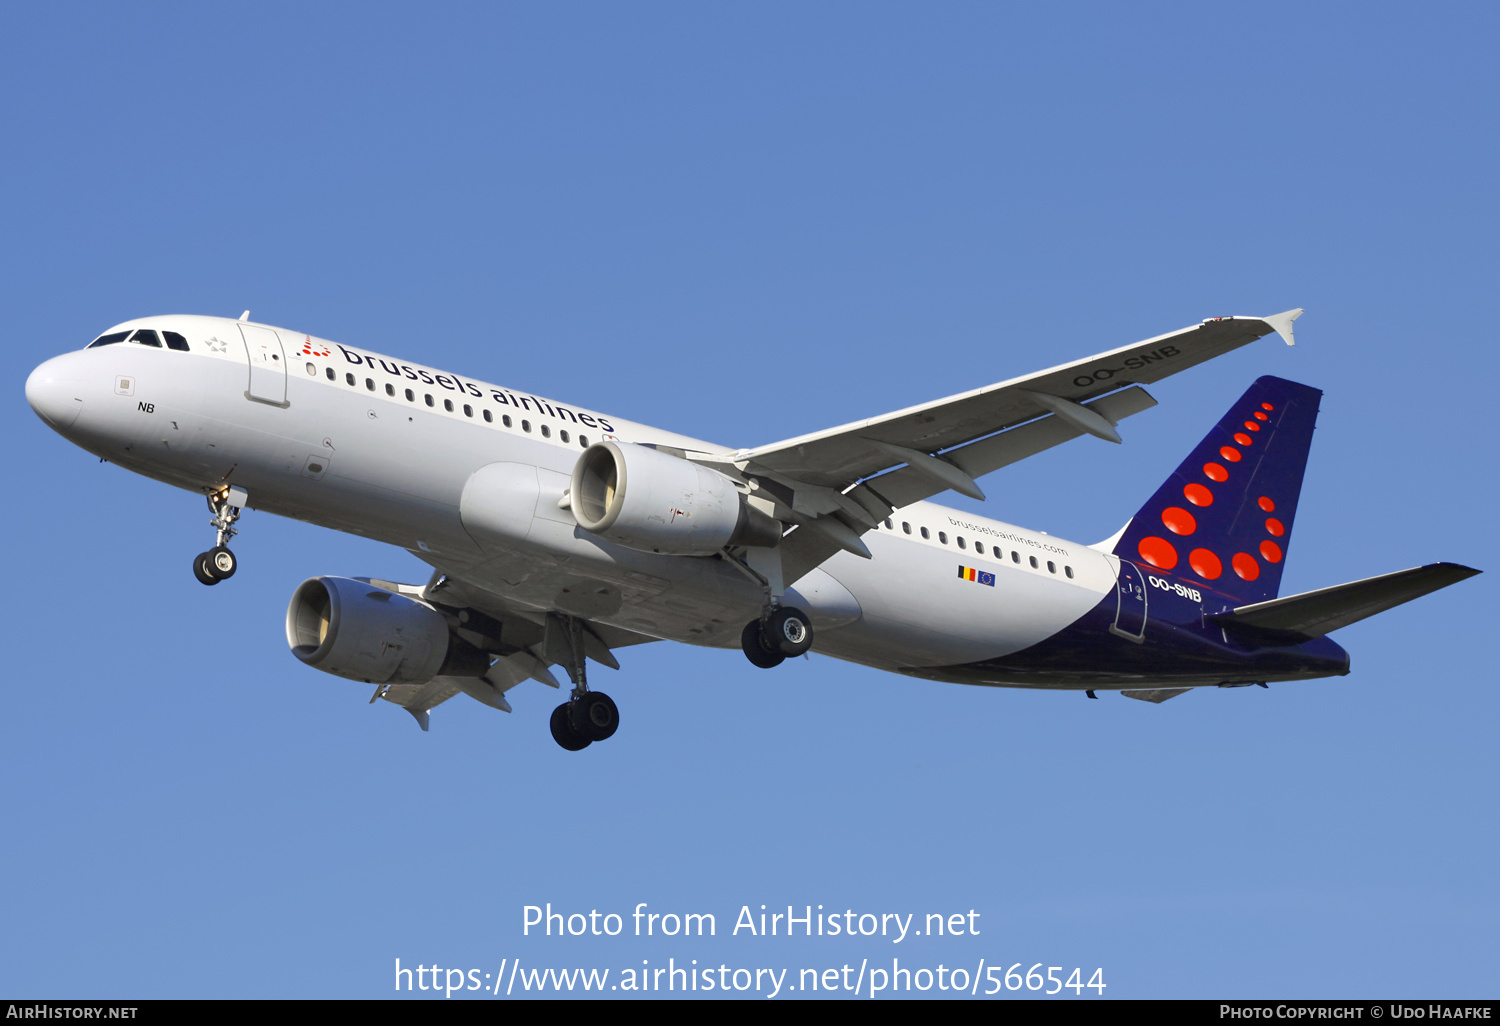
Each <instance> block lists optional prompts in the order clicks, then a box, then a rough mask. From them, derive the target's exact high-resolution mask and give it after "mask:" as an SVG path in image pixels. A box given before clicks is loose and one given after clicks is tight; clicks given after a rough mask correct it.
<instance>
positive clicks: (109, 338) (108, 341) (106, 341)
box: [84, 331, 130, 349]
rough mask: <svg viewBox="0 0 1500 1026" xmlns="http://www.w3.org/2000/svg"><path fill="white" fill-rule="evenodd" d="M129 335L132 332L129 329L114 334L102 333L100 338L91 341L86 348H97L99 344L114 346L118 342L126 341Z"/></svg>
mask: <svg viewBox="0 0 1500 1026" xmlns="http://www.w3.org/2000/svg"><path fill="white" fill-rule="evenodd" d="M129 337H130V332H128V331H117V332H115V333H114V334H113V335H100V336H99V337H98V338H96V339H94V341H92V342H90V343H89V344H88V345H87V346H85V347H84V348H85V349H93V348H95V347H97V346H112V345H114V344H115V343H116V342H124V341H125V340H126V339H127V338H129Z"/></svg>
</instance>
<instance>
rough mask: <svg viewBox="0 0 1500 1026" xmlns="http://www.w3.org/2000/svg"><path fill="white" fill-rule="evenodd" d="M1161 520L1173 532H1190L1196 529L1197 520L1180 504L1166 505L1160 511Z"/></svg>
mask: <svg viewBox="0 0 1500 1026" xmlns="http://www.w3.org/2000/svg"><path fill="white" fill-rule="evenodd" d="M1161 522H1162V523H1164V524H1166V525H1167V530H1168V531H1171V532H1172V533H1173V534H1192V533H1193V532H1194V531H1196V530H1198V521H1197V520H1196V519H1195V518H1194V517H1193V515H1192V514H1191V513H1189V512H1188V511H1187V510H1185V509H1183V508H1182V507H1181V506H1168V507H1167V508H1166V509H1164V510H1162V511H1161Z"/></svg>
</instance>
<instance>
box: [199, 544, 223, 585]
mask: <svg viewBox="0 0 1500 1026" xmlns="http://www.w3.org/2000/svg"><path fill="white" fill-rule="evenodd" d="M209 555H210V554H209V553H207V552H200V553H198V554H197V555H196V556H194V557H193V576H194V577H196V578H198V583H199V584H218V583H219V579H218V578H217V577H215V576H214V572H213V564H212V563H210V562H209V561H208V557H209Z"/></svg>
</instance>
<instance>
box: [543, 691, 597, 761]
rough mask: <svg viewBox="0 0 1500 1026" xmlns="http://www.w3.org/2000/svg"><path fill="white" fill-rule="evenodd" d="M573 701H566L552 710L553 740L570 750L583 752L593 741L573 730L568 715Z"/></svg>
mask: <svg viewBox="0 0 1500 1026" xmlns="http://www.w3.org/2000/svg"><path fill="white" fill-rule="evenodd" d="M571 704H572V703H571V702H564V703H563V704H562V705H560V706H558V707H557V708H556V709H553V710H552V723H551V726H552V740H554V741H556V742H557V743H558V745H560V746H561V747H562V748H564V749H566V750H567V751H570V752H581V751H582V750H583V749H585V748H587V747H588V746H589V745H590V744H591V743H592V742H590V740H589V739H588V738H586V737H582V736H580V735H579V734H578V733H577V732H576V731H574V730H573V724H572V723H571V722H570V720H571V717H570V716H569V715H568V706H569V705H571Z"/></svg>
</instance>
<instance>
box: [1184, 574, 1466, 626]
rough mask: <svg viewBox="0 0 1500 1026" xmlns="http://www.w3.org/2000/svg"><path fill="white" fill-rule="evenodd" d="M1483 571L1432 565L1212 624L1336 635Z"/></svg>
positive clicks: (1292, 598) (1266, 605) (1240, 611)
mask: <svg viewBox="0 0 1500 1026" xmlns="http://www.w3.org/2000/svg"><path fill="white" fill-rule="evenodd" d="M1479 572H1480V571H1478V570H1475V569H1472V568H1471V567H1467V566H1460V565H1459V564H1457V563H1432V564H1429V565H1428V566H1419V567H1413V568H1412V569H1410V570H1398V571H1397V572H1396V573H1393V574H1382V575H1381V576H1379V577H1369V578H1366V579H1365V580H1363V581H1351V582H1350V583H1348V584H1336V585H1334V586H1333V587H1331V588H1320V589H1318V590H1317V591H1306V592H1303V593H1302V594H1301V595H1289V596H1287V597H1286V598H1278V599H1272V600H1271V601H1269V602H1256V603H1254V604H1253V605H1248V606H1240V607H1238V608H1236V609H1232V610H1230V611H1229V612H1227V613H1220V614H1219V615H1218V616H1213V617H1210V618H1209V619H1211V620H1213V621H1214V622H1215V623H1217V624H1219V625H1221V626H1222V627H1224V628H1226V629H1228V630H1231V631H1233V630H1234V629H1235V628H1242V629H1244V628H1248V629H1249V631H1250V632H1252V633H1254V632H1265V633H1270V634H1274V635H1293V636H1296V638H1298V639H1300V640H1306V639H1309V638H1321V637H1322V636H1323V635H1325V634H1327V633H1329V632H1330V631H1336V630H1338V629H1339V628H1340V627H1347V626H1349V625H1350V624H1351V623H1356V622H1358V621H1360V620H1363V619H1364V618H1365V617H1367V616H1374V615H1375V614H1376V613H1383V612H1385V611H1386V610H1387V609H1391V608H1392V607H1394V606H1399V605H1401V604H1402V603H1403V602H1410V601H1411V600H1412V599H1414V598H1421V597H1422V596H1423V595H1426V594H1427V593H1429V592H1433V591H1437V590H1438V589H1439V588H1446V587H1447V586H1448V585H1450V584H1457V583H1458V582H1459V581H1462V580H1464V579H1466V578H1469V577H1473V576H1474V575H1475V574H1477V573H1479Z"/></svg>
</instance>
